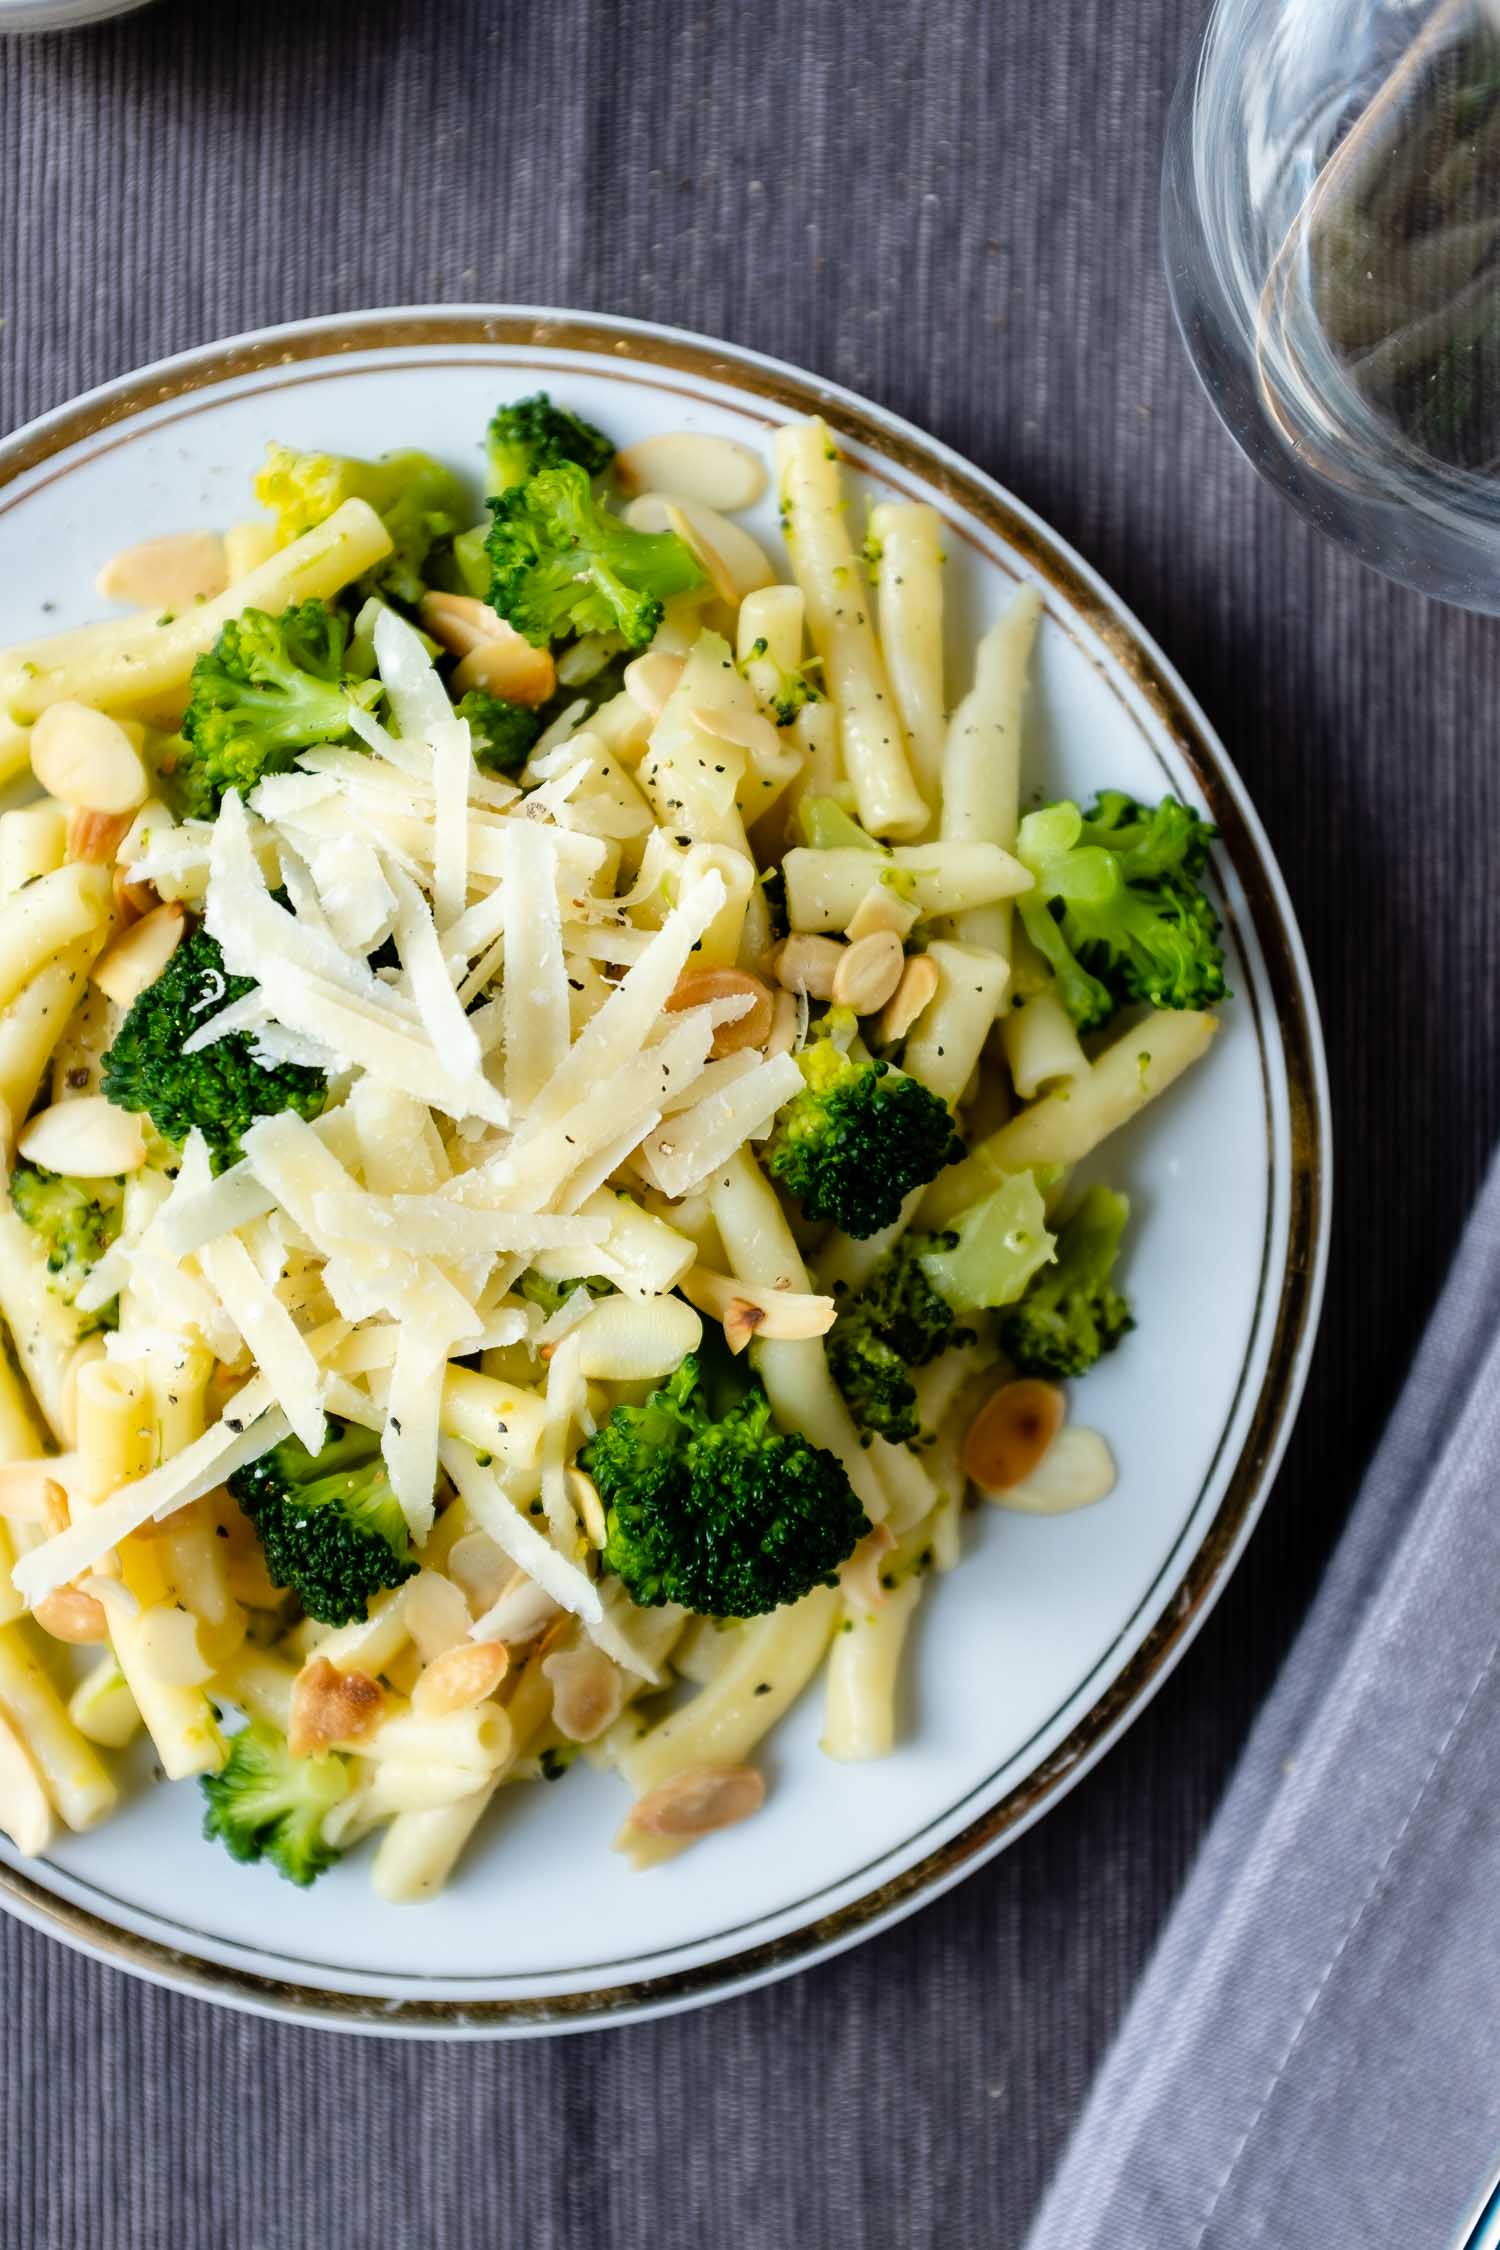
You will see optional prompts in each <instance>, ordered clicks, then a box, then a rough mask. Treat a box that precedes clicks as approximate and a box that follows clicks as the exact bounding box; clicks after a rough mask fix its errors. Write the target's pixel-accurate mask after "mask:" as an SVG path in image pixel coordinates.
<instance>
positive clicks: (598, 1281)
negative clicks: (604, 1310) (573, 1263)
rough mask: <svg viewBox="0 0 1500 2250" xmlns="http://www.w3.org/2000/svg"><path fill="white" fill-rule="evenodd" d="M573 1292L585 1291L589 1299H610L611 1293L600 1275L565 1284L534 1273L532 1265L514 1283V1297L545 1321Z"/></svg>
mask: <svg viewBox="0 0 1500 2250" xmlns="http://www.w3.org/2000/svg"><path fill="white" fill-rule="evenodd" d="M575 1289H586V1290H587V1291H588V1293H589V1295H590V1296H591V1297H612V1296H613V1295H614V1293H615V1285H614V1283H613V1282H612V1281H606V1280H605V1279H604V1276H603V1275H602V1274H598V1273H585V1274H579V1275H577V1276H576V1277H574V1278H573V1279H571V1280H568V1281H553V1280H552V1279H551V1278H550V1277H549V1276H548V1275H547V1274H544V1273H538V1272H537V1270H536V1267H535V1266H528V1267H527V1269H526V1271H525V1272H524V1273H523V1274H522V1276H521V1278H520V1280H519V1281H518V1282H517V1283H516V1295H517V1296H518V1297H524V1298H525V1299H526V1302H527V1304H528V1305H535V1306H536V1308H537V1310H538V1312H542V1313H545V1314H546V1315H547V1318H548V1319H549V1320H550V1319H551V1317H552V1315H553V1314H554V1313H555V1312H561V1311H562V1308H563V1306H564V1305H565V1304H566V1303H567V1301H568V1299H569V1298H570V1297H571V1296H572V1294H573V1292H574V1290H575Z"/></svg>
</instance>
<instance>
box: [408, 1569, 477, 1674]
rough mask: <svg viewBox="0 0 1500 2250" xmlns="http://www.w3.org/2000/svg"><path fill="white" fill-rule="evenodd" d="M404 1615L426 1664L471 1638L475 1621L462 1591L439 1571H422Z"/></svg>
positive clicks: (415, 1579)
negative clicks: (472, 1623)
mask: <svg viewBox="0 0 1500 2250" xmlns="http://www.w3.org/2000/svg"><path fill="white" fill-rule="evenodd" d="M402 1614H403V1616H404V1618H405V1621H406V1629H407V1631H408V1632H409V1633H410V1635H411V1637H412V1639H413V1640H414V1641H415V1642H416V1644H417V1648H418V1650H419V1652H420V1654H421V1657H422V1661H423V1663H424V1664H431V1663H433V1662H434V1661H435V1660H436V1659H437V1658H438V1657H439V1656H442V1655H444V1654H445V1653H446V1652H447V1651H448V1650H449V1649H450V1648H457V1647H458V1646H459V1644H460V1643H461V1642H463V1641H467V1639H468V1637H469V1626H470V1623H471V1622H472V1620H471V1619H470V1616H469V1605H468V1603H467V1602H466V1601H465V1600H464V1596H463V1589H462V1587H459V1586H455V1585H454V1583H453V1581H452V1579H451V1578H442V1577H440V1576H439V1575H438V1573H437V1572H436V1571H435V1570H424V1571H421V1572H419V1573H418V1575H417V1576H416V1577H415V1578H414V1579H413V1580H412V1582H411V1584H410V1585H409V1586H408V1587H407V1589H406V1595H405V1606H404V1609H403V1612H402Z"/></svg>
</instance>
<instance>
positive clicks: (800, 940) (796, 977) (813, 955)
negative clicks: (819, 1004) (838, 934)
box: [771, 930, 844, 1000]
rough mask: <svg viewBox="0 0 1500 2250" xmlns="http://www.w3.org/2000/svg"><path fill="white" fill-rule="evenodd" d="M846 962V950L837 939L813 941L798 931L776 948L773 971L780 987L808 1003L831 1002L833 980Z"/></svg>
mask: <svg viewBox="0 0 1500 2250" xmlns="http://www.w3.org/2000/svg"><path fill="white" fill-rule="evenodd" d="M843 958H844V948H843V947H842V946H841V945H840V944H839V942H838V940H837V939H836V938H830V937H813V936H811V935H810V934H809V933H808V932H806V931H802V930H799V931H798V932H797V933H796V935H795V936H794V937H789V938H784V939H783V940H782V942H781V944H780V945H778V946H777V948H776V951H775V952H774V953H773V954H772V956H771V969H772V973H773V974H774V976H775V978H776V981H777V983H778V984H781V985H785V987H786V989H787V991H788V992H802V993H805V994H806V996H807V998H808V999H809V1000H831V999H832V998H833V980H834V978H835V977H836V976H837V975H838V970H839V963H840V962H841V961H842V960H843Z"/></svg>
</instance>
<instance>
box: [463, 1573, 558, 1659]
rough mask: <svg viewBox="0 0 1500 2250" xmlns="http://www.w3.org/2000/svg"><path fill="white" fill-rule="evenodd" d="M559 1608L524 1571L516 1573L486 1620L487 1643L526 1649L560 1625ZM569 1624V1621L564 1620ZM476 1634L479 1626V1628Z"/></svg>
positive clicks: (488, 1613) (502, 1590)
mask: <svg viewBox="0 0 1500 2250" xmlns="http://www.w3.org/2000/svg"><path fill="white" fill-rule="evenodd" d="M558 1621H559V1620H558V1605H557V1603H556V1602H555V1601H554V1600H553V1599H552V1596H551V1595H550V1594H547V1593H544V1592H543V1591H542V1589H541V1587H540V1586H538V1585H537V1583H536V1581H535V1580H534V1579H531V1578H528V1577H527V1575H526V1573H525V1571H524V1570H513V1571H512V1572H511V1574H510V1577H509V1578H508V1579H507V1580H506V1583H505V1585H504V1586H503V1587H502V1588H501V1591H500V1596H499V1599H498V1600H497V1601H496V1603H495V1605H494V1607H493V1608H492V1609H491V1610H489V1611H488V1612H486V1614H485V1616H484V1618H483V1621H482V1622H483V1628H484V1637H485V1639H486V1640H487V1641H505V1642H506V1643H507V1644H508V1645H509V1646H510V1647H511V1648H512V1649H516V1648H521V1647H524V1646H525V1644H526V1643H527V1642H528V1641H534V1640H535V1639H536V1637H537V1635H538V1634H539V1633H545V1632H547V1631H548V1630H550V1628H551V1627H552V1626H553V1625H554V1624H555V1623H557V1622H558ZM564 1622H566V1621H564ZM474 1630H475V1631H476V1632H477V1631H478V1630H479V1627H478V1626H477V1625H476V1627H475V1628H474Z"/></svg>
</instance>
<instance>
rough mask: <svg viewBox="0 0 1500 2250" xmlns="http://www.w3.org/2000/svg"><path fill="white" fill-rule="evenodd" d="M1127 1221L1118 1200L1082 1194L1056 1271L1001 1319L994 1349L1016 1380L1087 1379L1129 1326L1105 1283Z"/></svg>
mask: <svg viewBox="0 0 1500 2250" xmlns="http://www.w3.org/2000/svg"><path fill="white" fill-rule="evenodd" d="M1129 1216H1130V1205H1129V1203H1128V1202H1127V1201H1126V1199H1125V1197H1124V1196H1123V1195H1116V1194H1114V1193H1113V1191H1112V1190H1111V1189H1109V1188H1104V1187H1091V1188H1089V1189H1088V1190H1087V1191H1086V1192H1085V1194H1084V1195H1083V1197H1082V1199H1081V1201H1080V1202H1079V1205H1078V1208H1077V1210H1076V1211H1075V1212H1074V1213H1073V1216H1072V1217H1071V1218H1070V1219H1069V1220H1068V1221H1067V1223H1066V1224H1065V1225H1064V1226H1063V1227H1062V1228H1061V1229H1060V1231H1059V1233H1058V1237H1057V1262H1056V1264H1055V1265H1050V1266H1043V1267H1042V1269H1041V1271H1040V1272H1039V1273H1038V1274H1037V1275H1036V1276H1035V1277H1034V1279H1033V1280H1032V1281H1031V1283H1030V1285H1029V1286H1028V1288H1027V1290H1026V1294H1025V1295H1024V1296H1023V1297H1022V1299H1021V1301H1020V1303H1019V1304H1015V1305H1011V1306H1009V1307H1008V1308H1007V1309H1006V1310H1005V1311H1004V1312H1003V1313H1002V1314H1001V1315H1000V1319H999V1322H998V1332H999V1338H1000V1348H1001V1350H1002V1351H1003V1352H1005V1353H1006V1355H1007V1357H1008V1358H1009V1359H1010V1360H1011V1361H1012V1363H1013V1364H1014V1366H1015V1367H1016V1368H1017V1369H1018V1370H1019V1372H1020V1373H1021V1374H1023V1375H1050V1376H1054V1377H1056V1376H1069V1375H1086V1374H1087V1373H1088V1371H1089V1369H1090V1368H1091V1367H1092V1366H1093V1365H1094V1364H1095V1362H1096V1361H1097V1360H1099V1359H1101V1358H1102V1357H1103V1355H1104V1353H1105V1352H1111V1351H1113V1350H1114V1348H1115V1346H1116V1344H1118V1343H1119V1341H1120V1339H1121V1337H1122V1336H1125V1335H1127V1334H1128V1333H1129V1331H1130V1330H1131V1329H1132V1328H1133V1327H1134V1326H1135V1320H1134V1317H1133V1315H1132V1313H1131V1310H1130V1301H1129V1299H1128V1298H1127V1297H1125V1296H1123V1295H1122V1294H1121V1292H1120V1291H1119V1290H1118V1289H1116V1288H1115V1287H1114V1285H1113V1283H1112V1281H1111V1279H1110V1276H1111V1275H1112V1273H1113V1272H1114V1267H1115V1261H1116V1259H1117V1258H1118V1257H1119V1254H1120V1236H1121V1234H1122V1233H1123V1232H1124V1228H1125V1222H1126V1220H1127V1219H1128V1218H1129Z"/></svg>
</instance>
